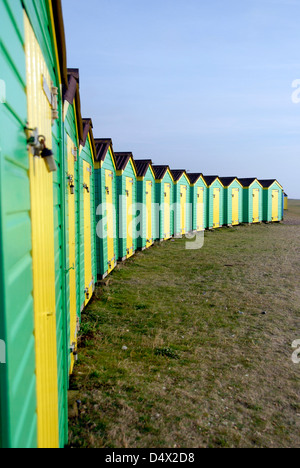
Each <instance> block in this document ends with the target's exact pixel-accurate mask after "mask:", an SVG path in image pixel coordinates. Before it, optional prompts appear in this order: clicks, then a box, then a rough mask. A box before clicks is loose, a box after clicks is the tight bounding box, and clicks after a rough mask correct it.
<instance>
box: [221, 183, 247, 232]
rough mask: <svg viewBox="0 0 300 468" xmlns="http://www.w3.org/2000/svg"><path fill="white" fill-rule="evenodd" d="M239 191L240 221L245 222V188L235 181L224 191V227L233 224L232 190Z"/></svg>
mask: <svg viewBox="0 0 300 468" xmlns="http://www.w3.org/2000/svg"><path fill="white" fill-rule="evenodd" d="M233 189H238V190H239V221H240V223H242V222H243V188H242V187H241V186H240V184H239V183H238V182H237V181H234V182H233V183H232V184H231V185H230V187H225V189H224V205H223V206H224V208H223V209H224V225H227V226H230V225H231V224H232V190H233Z"/></svg>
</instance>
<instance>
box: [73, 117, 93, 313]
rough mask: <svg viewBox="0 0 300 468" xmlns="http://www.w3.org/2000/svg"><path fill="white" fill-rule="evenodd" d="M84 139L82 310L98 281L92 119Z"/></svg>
mask: <svg viewBox="0 0 300 468" xmlns="http://www.w3.org/2000/svg"><path fill="white" fill-rule="evenodd" d="M82 122H83V139H82V141H81V142H80V146H79V158H78V174H79V176H78V181H79V189H80V196H79V206H78V213H79V236H78V243H79V248H78V250H79V255H78V258H77V262H78V271H79V291H80V293H79V304H80V311H81V312H82V311H83V309H84V308H85V307H86V306H87V304H88V303H89V302H90V300H91V298H92V296H93V293H94V290H95V284H96V281H97V255H96V216H95V213H96V204H95V158H96V147H95V141H94V136H93V123H92V120H91V119H82Z"/></svg>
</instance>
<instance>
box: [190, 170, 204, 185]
mask: <svg viewBox="0 0 300 468" xmlns="http://www.w3.org/2000/svg"><path fill="white" fill-rule="evenodd" d="M187 176H188V179H189V181H190V183H191V185H194V184H196V182H198V180H199V179H200V177H201V176H202V174H201V173H199V174H190V173H187Z"/></svg>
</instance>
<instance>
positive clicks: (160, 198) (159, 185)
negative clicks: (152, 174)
mask: <svg viewBox="0 0 300 468" xmlns="http://www.w3.org/2000/svg"><path fill="white" fill-rule="evenodd" d="M164 184H170V185H171V204H172V200H173V199H174V182H173V179H172V177H171V176H170V174H169V173H168V172H167V173H166V175H165V177H164V178H163V180H162V181H161V182H158V181H156V182H155V185H156V204H157V205H159V207H158V209H159V216H157V215H156V219H157V221H156V223H157V224H158V226H157V225H156V232H157V234H158V237H157V240H163V239H164V219H165V213H164V202H165V199H164ZM170 226H171V236H174V211H173V210H172V209H171V210H170Z"/></svg>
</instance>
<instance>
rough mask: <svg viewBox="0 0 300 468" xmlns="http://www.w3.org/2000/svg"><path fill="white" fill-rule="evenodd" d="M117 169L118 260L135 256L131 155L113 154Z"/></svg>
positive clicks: (133, 171)
mask: <svg viewBox="0 0 300 468" xmlns="http://www.w3.org/2000/svg"><path fill="white" fill-rule="evenodd" d="M115 158H116V167H117V195H118V205H117V207H118V215H117V216H118V236H119V259H120V260H121V261H124V260H126V259H128V258H130V257H132V256H133V255H134V254H135V251H136V249H137V239H136V237H137V236H136V225H135V218H136V192H137V185H136V184H137V173H136V167H135V163H134V160H133V154H132V153H124V152H123V153H115Z"/></svg>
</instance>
